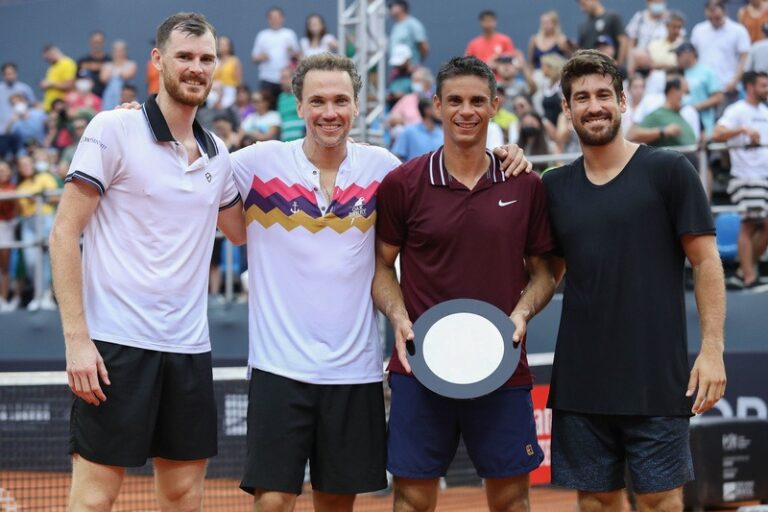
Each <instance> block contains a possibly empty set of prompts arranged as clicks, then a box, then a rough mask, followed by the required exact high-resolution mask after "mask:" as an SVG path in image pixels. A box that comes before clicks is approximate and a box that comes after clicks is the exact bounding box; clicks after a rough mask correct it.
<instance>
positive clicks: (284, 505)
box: [253, 489, 296, 512]
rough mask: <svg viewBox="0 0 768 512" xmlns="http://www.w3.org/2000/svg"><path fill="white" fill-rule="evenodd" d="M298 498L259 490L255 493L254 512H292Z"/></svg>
mask: <svg viewBox="0 0 768 512" xmlns="http://www.w3.org/2000/svg"><path fill="white" fill-rule="evenodd" d="M295 503H296V496H295V495H293V494H288V493H285V492H275V491H265V490H263V489H257V490H256V492H255V493H254V502H253V511H254V512H291V511H292V510H293V507H294V504H295Z"/></svg>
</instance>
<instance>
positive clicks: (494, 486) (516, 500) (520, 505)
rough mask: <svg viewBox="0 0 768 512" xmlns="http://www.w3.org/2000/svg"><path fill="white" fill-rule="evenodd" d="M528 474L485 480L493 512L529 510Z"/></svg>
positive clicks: (487, 495) (489, 504) (486, 491)
mask: <svg viewBox="0 0 768 512" xmlns="http://www.w3.org/2000/svg"><path fill="white" fill-rule="evenodd" d="M528 488H529V485H528V475H523V476H518V477H512V478H498V479H496V478H493V479H491V478H489V479H486V480H485V494H486V497H487V499H488V509H489V510H490V511H491V512H528V510H530V502H529V500H528Z"/></svg>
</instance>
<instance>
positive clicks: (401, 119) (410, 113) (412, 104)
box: [387, 66, 435, 138]
mask: <svg viewBox="0 0 768 512" xmlns="http://www.w3.org/2000/svg"><path fill="white" fill-rule="evenodd" d="M434 82H435V79H434V77H433V76H432V71H430V70H429V68H426V67H424V66H419V67H417V68H416V69H415V70H414V71H413V73H412V74H411V92H409V93H408V94H406V95H404V96H403V97H402V98H400V99H399V100H398V101H397V103H395V105H394V106H393V107H392V109H391V110H390V111H389V116H388V117H387V126H388V127H389V129H390V131H391V133H392V135H393V137H394V138H397V134H398V133H399V132H400V130H401V129H402V127H404V126H408V125H411V124H414V123H419V122H421V120H422V118H421V113H420V112H421V110H420V109H419V101H421V100H422V99H428V100H431V99H432V95H433V94H434V90H433V87H434Z"/></svg>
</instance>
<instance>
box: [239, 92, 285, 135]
mask: <svg viewBox="0 0 768 512" xmlns="http://www.w3.org/2000/svg"><path fill="white" fill-rule="evenodd" d="M251 100H252V101H253V108H254V109H255V110H254V112H253V113H252V114H248V117H246V118H245V119H244V120H243V124H242V129H243V131H244V132H245V133H247V134H248V135H250V136H252V137H253V138H255V139H256V140H257V141H264V140H279V139H280V114H278V113H277V112H276V111H275V100H274V97H273V96H272V92H271V91H270V90H269V89H261V90H259V91H256V92H254V93H253V95H252V98H251Z"/></svg>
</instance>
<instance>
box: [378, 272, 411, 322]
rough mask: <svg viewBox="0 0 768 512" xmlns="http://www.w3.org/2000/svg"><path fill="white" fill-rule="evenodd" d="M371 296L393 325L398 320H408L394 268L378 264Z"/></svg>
mask: <svg viewBox="0 0 768 512" xmlns="http://www.w3.org/2000/svg"><path fill="white" fill-rule="evenodd" d="M371 295H372V297H373V304H374V305H375V306H376V308H377V309H378V310H379V311H381V312H382V313H384V315H385V316H386V317H387V318H388V319H389V321H390V322H392V323H393V324H394V323H395V320H396V319H398V318H408V311H407V310H406V309H405V301H404V300H403V291H402V289H401V288H400V283H398V282H397V275H396V274H395V269H394V267H390V266H388V265H386V264H384V263H383V262H380V261H377V262H376V271H375V272H374V275H373V285H372V287H371Z"/></svg>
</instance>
